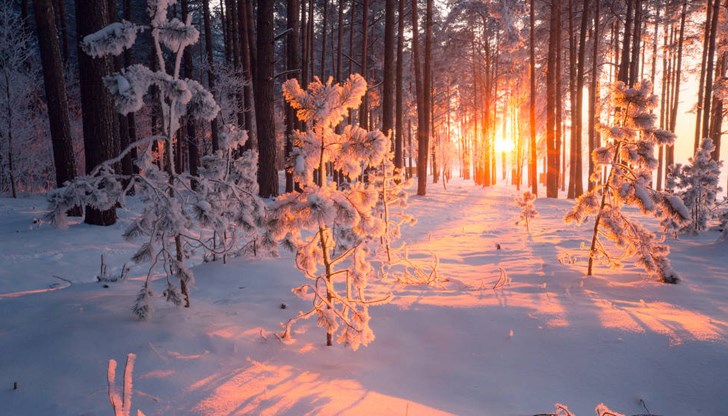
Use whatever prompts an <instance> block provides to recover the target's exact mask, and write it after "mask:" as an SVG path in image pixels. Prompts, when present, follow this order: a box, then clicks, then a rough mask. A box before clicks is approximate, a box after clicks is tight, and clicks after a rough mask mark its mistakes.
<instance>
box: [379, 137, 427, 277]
mask: <svg viewBox="0 0 728 416" xmlns="http://www.w3.org/2000/svg"><path fill="white" fill-rule="evenodd" d="M388 141H389V140H388ZM393 157H394V154H393V152H389V153H388V154H387V156H386V157H385V158H384V159H383V161H382V164H381V165H380V166H378V167H377V169H376V170H374V171H373V172H372V173H371V174H370V176H369V181H370V183H371V184H372V186H374V187H375V188H376V189H377V190H378V192H379V200H378V201H377V205H376V206H375V208H374V212H375V215H378V216H379V218H381V219H382V220H383V221H384V229H385V232H384V234H382V236H381V238H380V239H379V242H380V244H381V247H382V248H383V249H384V252H385V254H386V255H387V262H388V263H392V261H393V260H392V254H393V251H398V250H400V249H401V248H402V247H403V246H400V247H399V248H393V247H392V243H394V242H395V241H396V240H399V239H400V238H401V237H402V226H403V225H414V224H415V223H416V222H417V220H416V219H415V217H414V216H413V215H411V214H408V213H407V212H406V211H407V207H408V203H407V199H408V198H409V194H408V193H407V188H409V187H410V186H411V185H412V181H411V180H408V179H407V178H405V175H404V171H403V170H400V169H396V168H395V167H394V162H393V161H392V158H393Z"/></svg>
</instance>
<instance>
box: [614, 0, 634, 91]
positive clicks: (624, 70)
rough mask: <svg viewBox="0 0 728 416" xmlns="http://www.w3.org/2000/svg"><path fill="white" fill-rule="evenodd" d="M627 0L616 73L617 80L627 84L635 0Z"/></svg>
mask: <svg viewBox="0 0 728 416" xmlns="http://www.w3.org/2000/svg"><path fill="white" fill-rule="evenodd" d="M626 1H627V19H626V21H625V23H624V36H623V37H622V57H621V59H620V61H619V72H618V73H617V80H619V81H622V82H624V83H625V84H629V69H630V63H629V58H630V56H631V54H630V49H629V47H630V45H631V39H632V37H631V36H632V23H633V21H634V17H633V10H634V2H635V1H636V0H626Z"/></svg>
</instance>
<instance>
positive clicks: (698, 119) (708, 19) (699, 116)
mask: <svg viewBox="0 0 728 416" xmlns="http://www.w3.org/2000/svg"><path fill="white" fill-rule="evenodd" d="M712 5H713V0H707V2H706V5H705V14H706V16H705V31H704V33H703V54H702V59H701V61H700V81H699V85H698V102H697V105H696V112H695V113H696V114H695V138H694V145H693V151H694V152H695V151H697V150H698V148H699V147H700V139H701V136H700V134H701V132H702V129H701V123H702V121H703V96H704V93H705V73H706V69H707V67H708V63H707V61H708V49H709V48H710V47H709V44H710V31H711V27H710V25H711V23H712V21H713V18H712V16H713V7H712Z"/></svg>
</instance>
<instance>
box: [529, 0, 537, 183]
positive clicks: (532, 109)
mask: <svg viewBox="0 0 728 416" xmlns="http://www.w3.org/2000/svg"><path fill="white" fill-rule="evenodd" d="M534 3H535V1H534V0H531V4H530V10H529V24H530V31H529V53H528V55H529V61H530V66H529V68H530V74H529V75H530V77H529V78H530V79H529V81H530V99H529V103H528V110H529V111H528V113H529V130H530V133H531V137H530V146H529V147H530V148H531V156H530V158H529V163H528V178H529V179H528V180H529V182H530V183H531V192H532V193H533V194H534V195H538V164H537V163H538V156H537V153H536V37H535V26H536V10H535V7H534V6H535V4H534Z"/></svg>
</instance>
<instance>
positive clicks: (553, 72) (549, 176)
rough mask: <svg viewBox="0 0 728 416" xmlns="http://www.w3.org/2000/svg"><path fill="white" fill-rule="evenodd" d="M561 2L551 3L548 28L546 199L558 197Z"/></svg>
mask: <svg viewBox="0 0 728 416" xmlns="http://www.w3.org/2000/svg"><path fill="white" fill-rule="evenodd" d="M560 6H561V0H553V1H552V2H551V17H550V28H549V48H548V61H547V69H546V75H547V77H546V78H547V79H546V90H547V92H546V155H547V157H546V166H547V172H546V197H547V198H558V196H559V139H558V133H557V130H558V129H559V125H558V124H556V112H557V109H556V106H557V105H559V104H558V103H559V102H560V100H559V99H558V97H557V93H558V89H557V84H558V81H557V77H559V76H560V74H559V73H558V70H557V69H558V62H557V60H559V59H560V57H559V43H560V41H561V18H560V16H561V7H560Z"/></svg>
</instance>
